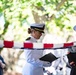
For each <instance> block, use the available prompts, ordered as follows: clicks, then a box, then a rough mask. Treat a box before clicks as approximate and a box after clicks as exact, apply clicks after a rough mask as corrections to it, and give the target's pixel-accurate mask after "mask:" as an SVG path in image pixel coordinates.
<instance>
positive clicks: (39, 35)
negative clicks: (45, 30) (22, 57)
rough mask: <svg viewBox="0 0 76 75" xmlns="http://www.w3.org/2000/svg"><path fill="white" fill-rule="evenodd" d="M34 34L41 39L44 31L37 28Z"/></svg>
mask: <svg viewBox="0 0 76 75" xmlns="http://www.w3.org/2000/svg"><path fill="white" fill-rule="evenodd" d="M34 34H35V38H36V39H40V37H41V36H42V32H40V31H37V30H35V32H34Z"/></svg>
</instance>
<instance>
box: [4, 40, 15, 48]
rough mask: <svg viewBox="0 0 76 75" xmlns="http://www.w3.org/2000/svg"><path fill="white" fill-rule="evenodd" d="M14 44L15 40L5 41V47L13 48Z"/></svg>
mask: <svg viewBox="0 0 76 75" xmlns="http://www.w3.org/2000/svg"><path fill="white" fill-rule="evenodd" d="M13 45H14V43H13V41H4V47H6V48H12V47H13Z"/></svg>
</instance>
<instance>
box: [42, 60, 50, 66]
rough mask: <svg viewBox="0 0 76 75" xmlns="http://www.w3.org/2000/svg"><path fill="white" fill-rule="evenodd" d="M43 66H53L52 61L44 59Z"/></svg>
mask: <svg viewBox="0 0 76 75" xmlns="http://www.w3.org/2000/svg"><path fill="white" fill-rule="evenodd" d="M43 66H44V67H50V66H51V63H50V62H47V61H43Z"/></svg>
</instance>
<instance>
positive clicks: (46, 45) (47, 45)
mask: <svg viewBox="0 0 76 75" xmlns="http://www.w3.org/2000/svg"><path fill="white" fill-rule="evenodd" d="M44 48H53V44H44Z"/></svg>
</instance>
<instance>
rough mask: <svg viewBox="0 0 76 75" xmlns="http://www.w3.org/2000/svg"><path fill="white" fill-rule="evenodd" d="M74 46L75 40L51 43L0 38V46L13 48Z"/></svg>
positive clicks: (75, 44)
mask: <svg viewBox="0 0 76 75" xmlns="http://www.w3.org/2000/svg"><path fill="white" fill-rule="evenodd" d="M72 46H76V41H75V42H69V43H61V44H53V43H27V42H15V41H6V40H0V48H15V49H25V48H31V49H34V48H36V49H54V48H58V49H59V48H68V47H72Z"/></svg>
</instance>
